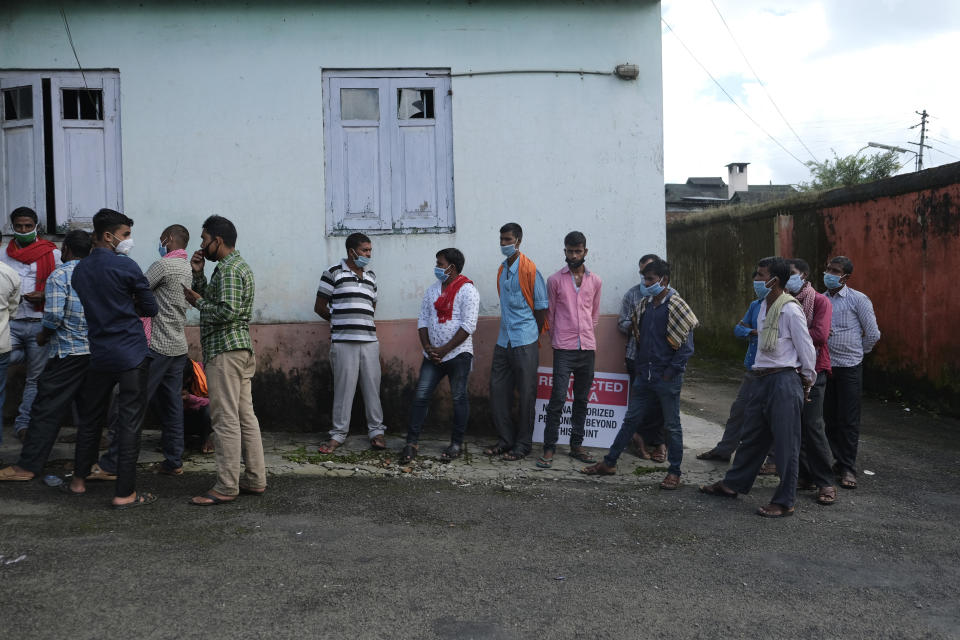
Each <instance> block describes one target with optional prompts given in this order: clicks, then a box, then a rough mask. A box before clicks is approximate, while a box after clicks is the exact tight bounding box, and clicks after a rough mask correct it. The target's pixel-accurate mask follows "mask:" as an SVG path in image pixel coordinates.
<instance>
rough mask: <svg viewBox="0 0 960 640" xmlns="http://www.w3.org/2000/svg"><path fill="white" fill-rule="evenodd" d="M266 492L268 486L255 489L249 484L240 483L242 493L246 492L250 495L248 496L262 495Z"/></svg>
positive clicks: (245, 493)
mask: <svg viewBox="0 0 960 640" xmlns="http://www.w3.org/2000/svg"><path fill="white" fill-rule="evenodd" d="M266 492H267V488H266V487H264V488H263V489H253V488H251V487H248V486H246V485H242V484H241V485H240V493H242V494H244V495H248V496H262V495H263V494H265V493H266Z"/></svg>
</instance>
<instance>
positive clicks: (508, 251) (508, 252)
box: [500, 244, 517, 258]
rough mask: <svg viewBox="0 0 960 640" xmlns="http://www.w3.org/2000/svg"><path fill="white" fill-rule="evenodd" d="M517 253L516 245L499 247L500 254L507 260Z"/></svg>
mask: <svg viewBox="0 0 960 640" xmlns="http://www.w3.org/2000/svg"><path fill="white" fill-rule="evenodd" d="M516 252H517V245H515V244H508V245H507V246H505V247H504V246H501V247H500V253H502V254H503V255H505V256H507V257H508V258H509V257H510V256H512V255H513V254H515V253H516Z"/></svg>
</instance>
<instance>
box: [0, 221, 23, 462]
mask: <svg viewBox="0 0 960 640" xmlns="http://www.w3.org/2000/svg"><path fill="white" fill-rule="evenodd" d="M0 240H2V237H0ZM19 305H20V274H19V273H17V272H16V271H14V270H13V269H11V268H10V267H9V266H8V265H7V264H6V263H5V262H0V410H2V409H3V402H4V400H5V399H6V395H7V367H8V366H9V365H10V348H11V347H10V319H11V318H12V317H13V316H14V315H15V314H16V313H17V307H18V306H19ZM2 443H3V416H2V414H0V444H2Z"/></svg>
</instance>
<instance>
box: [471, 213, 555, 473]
mask: <svg viewBox="0 0 960 640" xmlns="http://www.w3.org/2000/svg"><path fill="white" fill-rule="evenodd" d="M522 241H523V229H522V228H521V227H520V225H519V224H517V223H516V222H508V223H507V224H505V225H503V226H502V227H500V253H502V254H503V255H504V256H506V260H504V261H503V263H502V264H501V265H500V270H499V271H498V272H497V294H498V295H499V297H500V333H499V334H498V335H497V344H496V346H494V348H493V364H492V365H491V367H490V413H491V414H492V417H493V426H494V428H496V430H497V435H498V436H499V438H498V440H497V442H496V443H495V444H492V445H490V446H489V447H487V448H486V449H484V450H483V453H484V455H488V456H498V455H499V456H502V457H503V459H504V460H507V461H515V460H522V459H523V458H525V457H527V454H529V453H530V449H531V448H532V447H533V421H534V416H535V411H536V400H537V365H538V364H539V363H540V334H541V333H543V330H544V324H545V323H546V319H547V306H548V302H547V285H546V283H545V282H544V281H543V276H542V275H540V271H539V270H538V269H537V265H536V264H534V262H533V260H531V259H530V258H528V257H527V256H525V255H524V254H522V253H520V243H521V242H522ZM514 392H517V394H518V395H519V396H520V399H519V401H520V410H519V412H518V416H517V419H518V422H517V423H516V424H514V422H513V417H512V416H511V413H512V412H511V409H512V407H513V394H514Z"/></svg>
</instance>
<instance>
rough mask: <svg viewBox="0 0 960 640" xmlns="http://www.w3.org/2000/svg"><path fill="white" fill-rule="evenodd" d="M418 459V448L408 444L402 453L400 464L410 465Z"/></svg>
mask: <svg viewBox="0 0 960 640" xmlns="http://www.w3.org/2000/svg"><path fill="white" fill-rule="evenodd" d="M416 457H417V448H416V447H415V446H413V445H412V444H408V445H406V446H404V447H403V451H401V452H400V460H399V463H400V464H409V463H411V462H413V459H414V458H416Z"/></svg>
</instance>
